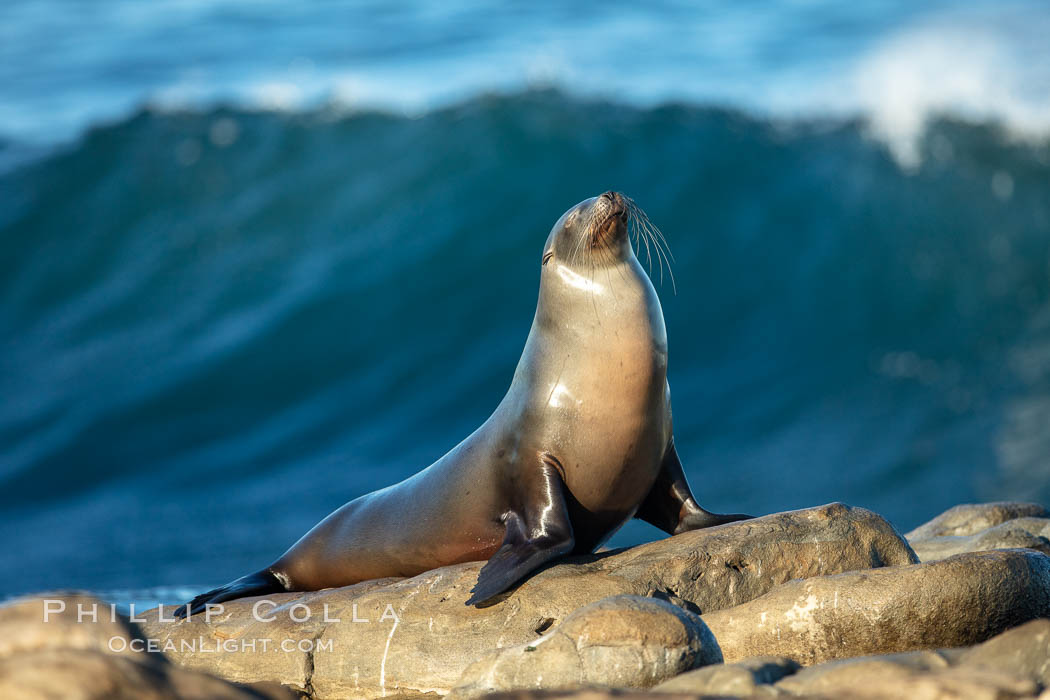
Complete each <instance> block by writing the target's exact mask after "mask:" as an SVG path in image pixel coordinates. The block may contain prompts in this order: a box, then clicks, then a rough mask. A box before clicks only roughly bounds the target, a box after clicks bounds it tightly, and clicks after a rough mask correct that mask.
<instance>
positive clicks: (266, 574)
mask: <svg viewBox="0 0 1050 700" xmlns="http://www.w3.org/2000/svg"><path fill="white" fill-rule="evenodd" d="M287 590H288V589H287V588H286V587H285V585H284V584H283V583H281V581H280V580H279V579H278V578H277V576H275V575H274V574H273V572H271V571H270V570H268V569H264V570H263V571H257V572H256V573H254V574H248V575H247V576H241V577H240V578H239V579H237V580H236V581H231V582H230V583H227V584H226V585H225V586H219V587H218V588H213V589H212V590H210V591H208V592H207V593H201V594H200V595H199V596H197V597H196V598H194V599H193V600H191V601H190V602H188V603H186V604H185V605H180V606H179V607H177V608H175V613H174V615H175V617H177V618H178V617H186V616H187V615H196V614H197V613H199V612H203V611H204V610H205V609H206V608H207V606H209V605H216V604H218V603H224V602H226V601H227V600H235V599H237V598H247V597H249V596H256V595H263V594H265V593H284V592H286V591H287Z"/></svg>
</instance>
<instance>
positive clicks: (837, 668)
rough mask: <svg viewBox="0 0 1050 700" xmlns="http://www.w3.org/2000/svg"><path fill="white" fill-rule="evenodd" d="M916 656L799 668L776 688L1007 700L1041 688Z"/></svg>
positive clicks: (930, 699)
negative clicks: (940, 665) (930, 662)
mask: <svg viewBox="0 0 1050 700" xmlns="http://www.w3.org/2000/svg"><path fill="white" fill-rule="evenodd" d="M919 658H920V657H912V658H909V657H908V656H905V655H900V656H898V657H872V658H863V659H849V660H846V661H835V662H831V663H826V664H821V665H819V666H814V667H812V668H807V669H803V670H802V671H799V672H798V673H796V674H795V675H793V676H790V677H788V678H785V679H784V680H782V681H780V682H778V683H777V684H776V686H775V687H776V688H777V689H780V690H786V691H788V692H789V693H791V694H792V695H817V696H828V697H840V696H843V695H846V696H848V697H854V698H909V699H911V698H914V699H915V700H940V699H942V698H943V699H944V700H948V699H949V698H951V699H953V700H954V699H956V698H968V699H972V700H985V699H987V700H1006V699H1008V698H1032V697H1034V696H1035V695H1036V694H1037V693H1038V692H1039V686H1038V685H1037V684H1036V683H1034V682H1032V681H1031V680H1028V679H1025V678H1016V677H1013V676H1010V675H1008V674H1005V673H999V672H995V671H988V670H984V669H976V668H949V667H947V666H946V665H945V666H943V667H937V663H936V662H933V663H932V665H929V666H928V665H927V664H925V663H923V662H922V661H919V660H918V659H919ZM931 659H932V657H931ZM931 659H927V661H929V660H931ZM941 661H944V660H943V659H941ZM944 663H945V664H946V663H947V662H944Z"/></svg>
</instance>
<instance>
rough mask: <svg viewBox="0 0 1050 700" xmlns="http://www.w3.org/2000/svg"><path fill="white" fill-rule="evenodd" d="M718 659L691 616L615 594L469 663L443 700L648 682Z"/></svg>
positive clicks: (638, 685)
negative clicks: (534, 635)
mask: <svg viewBox="0 0 1050 700" xmlns="http://www.w3.org/2000/svg"><path fill="white" fill-rule="evenodd" d="M721 661H722V652H721V651H719V649H718V643H717V642H716V641H715V638H714V636H713V635H712V634H711V631H710V630H708V629H707V626H706V625H704V623H703V622H702V621H701V620H700V618H699V617H698V616H697V615H694V614H692V613H690V612H687V611H685V610H682V609H681V608H677V607H675V606H673V605H671V604H670V603H667V602H664V601H662V600H655V599H653V598H642V597H639V596H626V595H625V596H615V597H612V598H606V599H605V600H601V601H599V602H597V603H592V604H591V605H588V606H585V607H583V608H580V609H579V610H577V611H576V612H574V613H572V614H571V615H569V617H567V618H566V619H565V622H563V623H562V624H560V625H558V626H557V627H555V628H554V629H552V630H551V631H549V632H547V633H546V634H544V635H543V636H542V637H540V638H539V639H536V640H534V641H532V642H528V643H527V644H520V645H518V646H515V647H508V648H505V649H500V650H499V651H496V652H493V653H492V654H490V655H488V656H486V657H484V658H482V659H480V660H478V661H476V662H475V663H473V664H471V665H470V666H469V667H468V668H467V670H466V671H465V672H464V673H463V677H462V678H461V679H460V683H459V684H458V685H457V686H456V688H455V689H453V691H452V693H451V695H449V698H450V700H455V699H458V698H468V697H477V696H479V695H484V694H485V693H489V692H493V691H499V690H518V689H538V688H554V689H558V688H578V687H581V686H587V685H603V686H616V687H626V688H648V687H649V686H652V685H655V684H656V683H659V682H660V681H662V680H665V679H667V678H670V677H672V676H675V675H677V674H679V673H681V672H683V671H688V670H689V669H692V668H696V667H699V666H705V665H707V664H712V663H721Z"/></svg>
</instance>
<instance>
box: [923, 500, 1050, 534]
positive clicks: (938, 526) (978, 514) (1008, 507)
mask: <svg viewBox="0 0 1050 700" xmlns="http://www.w3.org/2000/svg"><path fill="white" fill-rule="evenodd" d="M1026 517H1033V518H1047V517H1050V511H1048V510H1047V509H1046V508H1044V507H1043V506H1041V505H1039V504H1038V503H1018V502H1013V501H1002V502H999V503H975V504H965V505H958V506H955V507H954V508H949V509H948V510H946V511H944V512H943V513H941V514H940V515H938V516H937V517H936V518H934V519H933V520H931V521H929V522H928V523H925V524H924V525H920V526H919V527H917V528H915V529H914V530H912V531H911V532H909V533H908V534H907V535H906V537H907V538H908V540H909V541H912V540H928V539H930V538H931V537H944V536H946V535H975V534H977V533H978V532H981V531H982V530H987V529H988V528H990V527H995V526H996V525H999V524H1001V523H1005V522H1006V521H1008V520H1015V519H1017V518H1026Z"/></svg>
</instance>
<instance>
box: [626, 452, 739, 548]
mask: <svg viewBox="0 0 1050 700" xmlns="http://www.w3.org/2000/svg"><path fill="white" fill-rule="evenodd" d="M634 517H636V518H638V519H639V520H644V521H645V522H647V523H649V524H650V525H655V526H656V527H658V528H660V529H661V530H663V531H664V532H666V533H668V534H669V535H677V534H679V533H681V532H687V531H688V530H699V529H700V528H704V527H712V526H714V525H723V524H725V523H732V522H736V521H737V520H748V519H750V518H752V517H754V516H752V515H744V514H743V513H728V514H722V513H711V512H710V511H706V510H704V509H703V508H701V507H700V504H699V503H697V502H696V499H695V498H693V492H692V491H690V490H689V482H688V481H686V480H685V472H684V471H683V470H682V461H681V460H680V459H679V458H678V450H676V449H675V446H674V439H673V438H672V439H671V443H670V444H669V445H668V446H667V452H666V453H664V461H663V463H662V464H661V465H660V473H659V474H658V475H657V476H656V482H655V483H654V484H653V487H652V488H651V489H650V490H649V495H648V496H646V497H645V500H644V501H642V505H641V506H639V507H638V512H636V513H635V514H634Z"/></svg>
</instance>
